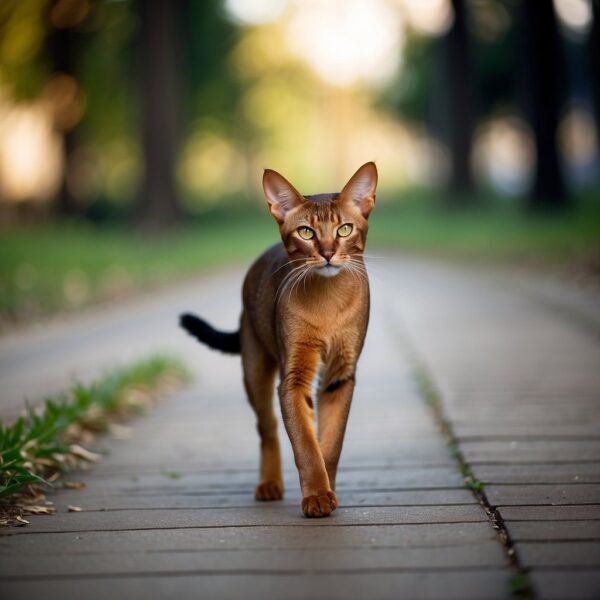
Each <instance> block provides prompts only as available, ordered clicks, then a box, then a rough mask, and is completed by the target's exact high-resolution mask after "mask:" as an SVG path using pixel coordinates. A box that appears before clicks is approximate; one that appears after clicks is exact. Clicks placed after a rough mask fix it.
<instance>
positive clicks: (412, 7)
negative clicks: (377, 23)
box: [398, 0, 454, 35]
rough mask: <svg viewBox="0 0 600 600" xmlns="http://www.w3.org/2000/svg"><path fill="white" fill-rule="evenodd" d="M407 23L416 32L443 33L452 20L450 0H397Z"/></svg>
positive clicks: (427, 33)
mask: <svg viewBox="0 0 600 600" xmlns="http://www.w3.org/2000/svg"><path fill="white" fill-rule="evenodd" d="M398 2H399V4H400V6H401V7H402V9H403V15H404V16H405V17H406V19H407V21H408V24H409V25H410V26H411V27H412V28H413V29H414V30H415V31H417V32H418V33H422V34H425V35H443V34H444V33H446V31H448V29H450V27H451V26H452V22H453V21H454V13H453V11H452V6H451V5H450V0H398Z"/></svg>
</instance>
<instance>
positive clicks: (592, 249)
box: [0, 191, 600, 329]
mask: <svg viewBox="0 0 600 600" xmlns="http://www.w3.org/2000/svg"><path fill="white" fill-rule="evenodd" d="M278 239H279V238H278V231H277V227H276V225H275V223H274V222H273V220H272V219H271V218H270V217H269V215H268V213H267V211H266V210H260V209H258V208H257V209H254V210H252V209H250V208H248V207H246V208H244V209H234V208H230V209H229V212H227V210H226V209H224V208H222V209H217V210H214V211H213V213H210V214H208V215H204V216H203V217H202V218H201V219H198V220H196V221H194V222H191V223H190V224H189V225H188V226H186V227H184V228H182V229H181V230H180V231H178V232H172V233H170V234H168V235H164V236H162V237H160V238H149V237H142V236H140V235H137V234H135V233H134V232H132V231H130V230H128V229H126V228H123V227H122V228H118V227H116V226H112V227H102V228H93V227H92V226H90V225H86V224H83V223H70V224H63V225H59V224H53V225H52V224H51V225H41V226H38V227H28V228H27V227H18V228H13V229H12V230H8V231H4V232H2V234H1V235H0V329H2V327H3V326H4V327H6V326H7V325H10V324H11V323H13V322H24V321H27V320H35V319H37V318H40V317H43V316H45V315H49V314H53V313H57V312H65V311H69V310H74V309H78V308H81V307H84V306H87V305H89V304H93V303H95V302H98V301H106V300H116V299H119V298H122V297H123V296H126V295H128V294H131V293H132V292H136V291H139V290H145V289H149V288H151V287H153V286H157V285H160V284H163V283H166V282H173V281H177V280H181V279H184V278H186V277H189V276H192V275H195V274H199V273H202V272H205V271H207V270H209V269H214V268H216V267H218V266H220V265H226V264H230V263H232V262H242V263H245V264H249V263H250V262H251V261H252V260H253V259H254V258H255V257H256V256H257V255H258V254H259V253H260V252H261V251H262V250H263V249H264V248H266V247H267V246H269V245H270V244H272V243H274V242H276V241H277V240H278ZM599 239H600V206H598V203H597V202H596V203H595V204H594V203H593V202H590V201H588V202H585V203H582V206H581V207H580V208H579V209H577V210H575V211H573V212H572V213H569V214H566V215H561V216H559V215H554V216H551V215H548V216H545V217H537V218H534V217H532V216H529V217H528V216H525V215H524V214H523V213H522V212H520V211H518V210H517V209H516V208H515V207H511V206H509V205H506V204H504V205H502V204H499V203H498V202H490V203H488V205H487V206H486V207H485V208H481V209H470V210H462V211H455V212H449V211H446V212H443V211H441V210H440V209H439V208H436V207H435V198H434V197H433V196H432V195H431V193H426V192H423V191H415V192H414V194H412V195H411V194H407V195H406V197H404V196H403V198H401V199H400V200H398V201H396V202H389V201H388V202H386V198H382V199H381V201H380V202H379V204H378V206H377V208H376V209H375V211H374V212H373V215H372V217H371V223H370V230H369V247H368V253H369V252H370V253H374V252H376V251H377V249H378V248H384V249H388V250H394V251H400V252H410V253H417V254H425V255H431V256H443V257H446V258H456V259H461V260H474V261H483V262H498V261H500V262H505V263H506V262H508V263H515V264H524V263H525V264H531V265H534V266H539V265H542V266H548V267H551V268H555V267H561V268H562V267H565V266H568V265H570V264H573V263H575V264H578V263H586V264H587V263H588V262H589V263H592V262H593V260H594V259H596V262H597V258H598V256H599V255H600V245H599V242H598V240H599ZM586 268H587V267H586Z"/></svg>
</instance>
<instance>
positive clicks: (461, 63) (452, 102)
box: [439, 0, 475, 205]
mask: <svg viewBox="0 0 600 600" xmlns="http://www.w3.org/2000/svg"><path fill="white" fill-rule="evenodd" d="M452 8H453V9H454V21H453V23H452V26H451V27H450V30H449V31H448V33H447V34H446V35H445V36H444V39H443V40H442V44H441V45H440V47H439V48H440V51H441V52H442V60H443V65H444V89H445V93H446V97H447V103H446V110H445V115H446V118H447V123H446V132H447V141H448V147H449V150H450V160H451V164H452V169H451V173H450V181H449V191H450V192H451V193H450V194H448V195H447V196H446V201H447V203H448V204H449V205H457V204H461V203H464V202H465V201H466V199H467V198H472V196H468V195H465V192H469V191H471V189H472V187H473V179H472V176H471V162H470V161H471V142H472V138H473V126H474V120H475V115H474V93H473V92H474V88H473V78H472V67H471V57H470V44H469V36H468V32H467V24H466V12H465V2H464V0H452Z"/></svg>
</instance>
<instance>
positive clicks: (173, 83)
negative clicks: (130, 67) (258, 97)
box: [134, 0, 185, 229]
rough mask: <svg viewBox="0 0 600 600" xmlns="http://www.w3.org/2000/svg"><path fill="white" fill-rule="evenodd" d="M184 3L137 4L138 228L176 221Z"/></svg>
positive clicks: (175, 0)
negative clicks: (140, 174) (140, 156)
mask: <svg viewBox="0 0 600 600" xmlns="http://www.w3.org/2000/svg"><path fill="white" fill-rule="evenodd" d="M184 5H185V0H152V1H146V0H139V1H138V5H137V7H138V10H139V15H140V60H141V108H142V142H143V157H144V174H143V181H142V186H141V190H140V193H139V195H138V198H137V202H136V205H135V207H134V220H135V222H136V223H137V224H138V226H140V227H142V228H144V229H164V228H166V227H169V226H172V225H175V224H177V223H179V222H180V221H181V220H182V218H183V210H182V208H181V205H180V203H179V199H178V196H177V191H176V188H175V162H176V158H177V152H178V146H179V137H180V135H179V134H180V123H179V119H178V117H179V114H180V109H181V98H180V88H181V74H180V72H179V68H180V65H181V58H182V56H181V47H180V43H181V32H180V27H179V22H180V18H181V17H182V10H183V7H184Z"/></svg>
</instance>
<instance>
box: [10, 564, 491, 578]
mask: <svg viewBox="0 0 600 600" xmlns="http://www.w3.org/2000/svg"><path fill="white" fill-rule="evenodd" d="M502 570H503V568H502V567H496V566H480V567H460V566H457V567H430V566H424V567H397V568H396V567H383V568H372V569H365V568H355V567H352V568H348V569H323V570H321V569H281V570H275V569H230V570H226V569H224V570H222V571H220V570H215V569H207V570H191V569H190V570H189V571H175V570H174V571H162V572H156V571H155V572H154V573H149V572H147V571H132V572H131V573H122V572H113V573H66V574H64V575H62V574H60V575H26V576H18V575H16V576H15V575H7V576H1V575H0V581H22V580H23V579H27V580H28V581H30V580H33V581H61V580H65V579H68V580H78V579H108V578H111V579H113V578H115V579H116V578H118V579H127V578H131V577H140V578H143V579H152V578H162V577H197V576H201V577H203V576H209V577H210V576H212V577H214V576H215V575H216V576H229V577H231V576H236V575H269V576H277V575H279V576H288V575H317V576H318V575H344V574H347V573H364V574H367V573H388V574H391V573H473V572H489V571H502Z"/></svg>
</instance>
